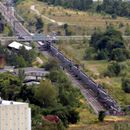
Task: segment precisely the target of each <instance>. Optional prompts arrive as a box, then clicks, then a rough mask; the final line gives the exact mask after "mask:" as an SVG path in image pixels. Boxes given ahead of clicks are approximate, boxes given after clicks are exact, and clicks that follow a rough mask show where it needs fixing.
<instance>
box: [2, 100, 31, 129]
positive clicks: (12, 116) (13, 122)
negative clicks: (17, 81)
mask: <svg viewBox="0 0 130 130" xmlns="http://www.w3.org/2000/svg"><path fill="white" fill-rule="evenodd" d="M0 130H31V109H30V108H29V106H28V104H27V103H20V102H12V101H5V100H0Z"/></svg>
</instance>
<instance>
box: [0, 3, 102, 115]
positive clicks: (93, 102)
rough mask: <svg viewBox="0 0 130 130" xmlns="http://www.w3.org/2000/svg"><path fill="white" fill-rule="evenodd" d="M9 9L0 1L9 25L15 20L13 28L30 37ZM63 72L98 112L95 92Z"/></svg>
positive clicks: (100, 108)
mask: <svg viewBox="0 0 130 130" xmlns="http://www.w3.org/2000/svg"><path fill="white" fill-rule="evenodd" d="M10 11H11V10H10ZM10 11H8V10H7V8H6V7H5V6H4V5H2V3H0V12H2V14H3V16H4V17H5V19H7V21H8V22H9V23H10V25H11V26H13V25H14V23H15V22H16V23H15V25H16V26H15V30H16V31H17V33H18V34H19V35H20V36H24V38H25V39H26V40H27V39H28V38H30V37H31V34H30V33H29V32H28V30H27V29H26V28H25V27H24V26H23V25H22V24H21V23H20V22H17V21H18V20H17V18H16V17H15V16H14V13H13V12H12V13H10ZM12 11H13V10H12ZM36 46H38V44H36ZM42 53H43V54H45V52H44V51H42ZM46 54H47V55H48V56H50V54H48V53H47V52H46ZM65 73H67V74H68V75H69V77H70V78H71V79H72V82H73V83H74V84H77V85H78V86H79V88H80V90H81V92H82V94H83V95H84V96H85V99H86V100H87V101H88V103H89V104H90V105H91V106H92V108H93V109H94V111H95V113H98V112H99V111H101V110H103V109H104V108H103V107H102V105H101V104H100V103H99V101H98V100H97V99H96V96H95V94H94V93H93V92H92V91H91V90H90V89H87V88H86V87H87V86H84V85H83V84H82V83H80V82H79V81H78V80H76V78H75V77H74V76H73V74H72V73H71V72H68V71H67V70H65Z"/></svg>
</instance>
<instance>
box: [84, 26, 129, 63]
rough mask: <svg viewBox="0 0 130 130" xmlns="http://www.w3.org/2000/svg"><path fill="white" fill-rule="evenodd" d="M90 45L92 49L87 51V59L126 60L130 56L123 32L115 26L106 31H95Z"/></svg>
mask: <svg viewBox="0 0 130 130" xmlns="http://www.w3.org/2000/svg"><path fill="white" fill-rule="evenodd" d="M90 47H91V49H89V50H87V51H86V55H85V58H86V59H91V58H93V59H98V60H103V59H107V60H116V61H124V60H126V59H129V58H130V52H129V50H127V49H126V47H125V44H124V40H123V38H122V34H121V33H120V32H119V31H117V30H115V29H114V28H108V29H107V30H106V31H105V32H94V34H92V38H91V40H90Z"/></svg>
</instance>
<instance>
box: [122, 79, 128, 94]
mask: <svg viewBox="0 0 130 130" xmlns="http://www.w3.org/2000/svg"><path fill="white" fill-rule="evenodd" d="M122 89H123V90H124V91H125V92H126V93H130V78H123V79H122Z"/></svg>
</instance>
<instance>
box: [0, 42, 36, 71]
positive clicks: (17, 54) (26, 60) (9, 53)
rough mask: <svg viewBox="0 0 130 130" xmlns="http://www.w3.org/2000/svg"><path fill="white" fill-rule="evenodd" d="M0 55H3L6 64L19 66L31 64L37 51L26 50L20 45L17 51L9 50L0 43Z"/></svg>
mask: <svg viewBox="0 0 130 130" xmlns="http://www.w3.org/2000/svg"><path fill="white" fill-rule="evenodd" d="M0 55H2V56H4V58H5V61H6V64H7V65H11V66H15V67H18V68H19V67H27V66H32V62H33V61H34V60H35V58H36V56H37V53H36V52H35V51H34V50H33V49H32V50H29V51H28V50H26V49H25V47H21V48H20V49H19V51H16V50H9V49H7V48H5V47H4V46H2V45H1V44H0Z"/></svg>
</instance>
